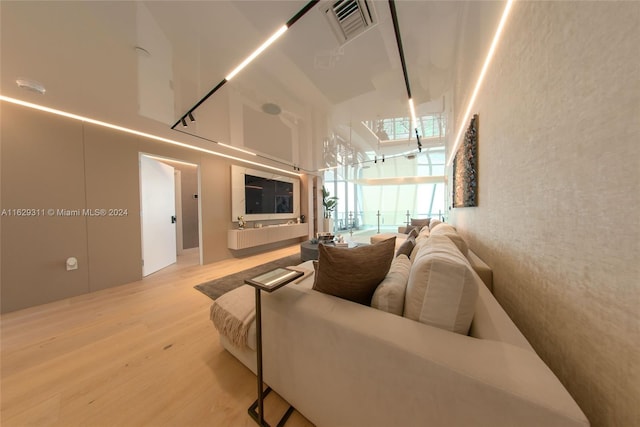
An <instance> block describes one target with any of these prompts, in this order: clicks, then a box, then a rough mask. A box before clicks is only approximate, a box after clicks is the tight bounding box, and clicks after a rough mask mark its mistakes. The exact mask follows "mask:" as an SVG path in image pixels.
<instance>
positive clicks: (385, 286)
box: [371, 255, 411, 316]
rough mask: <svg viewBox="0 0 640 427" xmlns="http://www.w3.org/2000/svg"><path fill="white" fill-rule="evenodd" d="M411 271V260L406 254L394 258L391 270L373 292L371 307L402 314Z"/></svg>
mask: <svg viewBox="0 0 640 427" xmlns="http://www.w3.org/2000/svg"><path fill="white" fill-rule="evenodd" d="M410 271H411V261H409V258H407V256H406V255H400V256H398V257H396V258H394V259H393V262H392V263H391V268H389V272H388V273H387V275H386V277H385V278H384V280H383V281H382V282H380V284H379V285H378V287H377V288H376V291H375V292H374V293H373V298H372V299H371V307H373V308H377V309H378V310H382V311H386V312H387V313H393V314H397V315H398V316H402V313H403V311H404V294H405V291H406V289H407V282H408V281H409V272H410Z"/></svg>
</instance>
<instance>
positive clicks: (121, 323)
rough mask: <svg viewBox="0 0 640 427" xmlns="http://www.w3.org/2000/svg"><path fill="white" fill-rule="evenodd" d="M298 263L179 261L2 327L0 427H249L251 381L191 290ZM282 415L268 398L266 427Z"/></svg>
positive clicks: (263, 257)
mask: <svg viewBox="0 0 640 427" xmlns="http://www.w3.org/2000/svg"><path fill="white" fill-rule="evenodd" d="M298 251H299V246H298V245H294V246H290V247H287V248H283V249H278V250H275V251H272V252H268V253H264V254H260V255H254V256H251V257H247V258H243V259H232V260H224V261H220V262H217V263H213V264H209V265H206V266H200V265H197V262H198V261H197V260H198V253H197V250H189V251H186V253H185V254H184V255H183V256H181V257H180V259H179V261H178V263H177V264H174V265H172V266H169V267H167V268H165V269H163V270H161V271H159V272H157V273H154V274H152V275H150V276H148V277H146V278H144V279H143V280H141V281H138V282H134V283H130V284H127V285H123V286H118V287H114V288H110V289H105V290H101V291H98V292H94V293H90V294H87V295H82V296H78V297H74V298H69V299H66V300H62V301H57V302H54V303H51V304H45V305H41V306H38V307H32V308H28V309H25V310H20V311H16V312H12V313H7V314H4V315H2V316H0V326H1V336H0V344H1V347H0V381H1V382H0V411H1V413H0V425H2V426H3V427H12V426H20V427H22V426H61V427H62V426H64V427H72V426H83V427H87V426H97V427H99V426H254V425H255V423H254V422H253V420H252V419H251V418H250V417H249V415H248V414H247V408H248V407H249V405H251V403H252V402H253V401H254V400H255V398H256V396H255V394H256V377H255V375H254V374H253V373H251V371H249V370H248V369H247V368H245V367H244V365H242V364H241V363H240V362H238V361H237V360H236V359H235V358H234V357H233V356H231V355H230V354H229V353H228V352H226V351H225V350H224V349H223V348H222V347H221V346H220V343H219V337H218V333H217V331H216V329H215V328H214V327H213V325H212V324H211V321H210V320H209V306H210V305H211V300H210V299H209V298H208V297H207V296H205V295H204V294H202V293H200V292H198V291H197V290H195V289H194V288H193V286H195V285H197V284H199V283H202V282H205V281H208V280H212V279H216V278H219V277H223V276H226V275H228V274H233V273H236V272H239V271H242V270H244V269H247V268H250V267H253V266H255V265H259V264H262V263H265V262H269V261H272V260H275V259H278V258H281V257H284V256H288V255H292V254H294V253H297V252H298ZM272 395H273V393H272ZM286 408H287V404H286V402H284V401H283V400H282V399H281V398H280V397H279V396H277V395H274V396H273V397H271V396H269V400H268V404H267V405H266V408H265V413H266V416H267V420H269V421H270V422H271V424H272V425H274V424H275V423H276V421H277V419H278V418H279V417H280V415H281V414H283V413H284V412H285V410H286ZM310 425H311V423H309V422H308V421H307V420H306V419H305V418H304V417H303V416H301V415H300V414H299V413H294V415H292V417H291V418H290V419H289V421H288V422H287V426H292V427H295V426H310Z"/></svg>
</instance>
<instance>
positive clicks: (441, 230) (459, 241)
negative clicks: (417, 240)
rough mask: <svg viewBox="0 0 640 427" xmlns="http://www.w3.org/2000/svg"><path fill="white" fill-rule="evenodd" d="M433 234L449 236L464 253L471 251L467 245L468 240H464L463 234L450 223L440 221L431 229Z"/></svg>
mask: <svg viewBox="0 0 640 427" xmlns="http://www.w3.org/2000/svg"><path fill="white" fill-rule="evenodd" d="M430 235H431V236H447V237H448V238H449V239H451V241H452V242H453V243H454V244H455V245H456V246H457V248H458V249H459V250H460V252H462V255H465V256H466V255H467V254H468V253H469V247H468V246H467V242H465V241H464V239H463V238H462V236H460V235H459V234H458V232H457V231H456V229H455V228H454V227H453V226H452V225H449V224H445V223H444V222H443V223H440V224H438V225H437V226H436V227H433V228H432V229H431V230H430Z"/></svg>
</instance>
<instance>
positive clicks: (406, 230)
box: [404, 225, 422, 234]
mask: <svg viewBox="0 0 640 427" xmlns="http://www.w3.org/2000/svg"><path fill="white" fill-rule="evenodd" d="M420 228H422V227H419V226H417V225H407V226H406V227H404V234H409V233H411V232H412V231H413V230H416V232H419V231H420Z"/></svg>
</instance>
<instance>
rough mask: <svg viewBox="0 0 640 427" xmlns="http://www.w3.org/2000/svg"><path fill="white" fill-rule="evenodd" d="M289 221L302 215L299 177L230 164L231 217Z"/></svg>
mask: <svg viewBox="0 0 640 427" xmlns="http://www.w3.org/2000/svg"><path fill="white" fill-rule="evenodd" d="M239 216H243V217H244V218H243V219H244V220H245V221H271V220H275V221H288V220H291V219H295V218H296V217H299V216H300V178H298V177H296V176H286V175H284V174H280V173H273V172H268V171H262V170H257V169H249V168H244V167H241V166H237V165H231V221H233V222H235V221H237V220H238V217H239Z"/></svg>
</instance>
